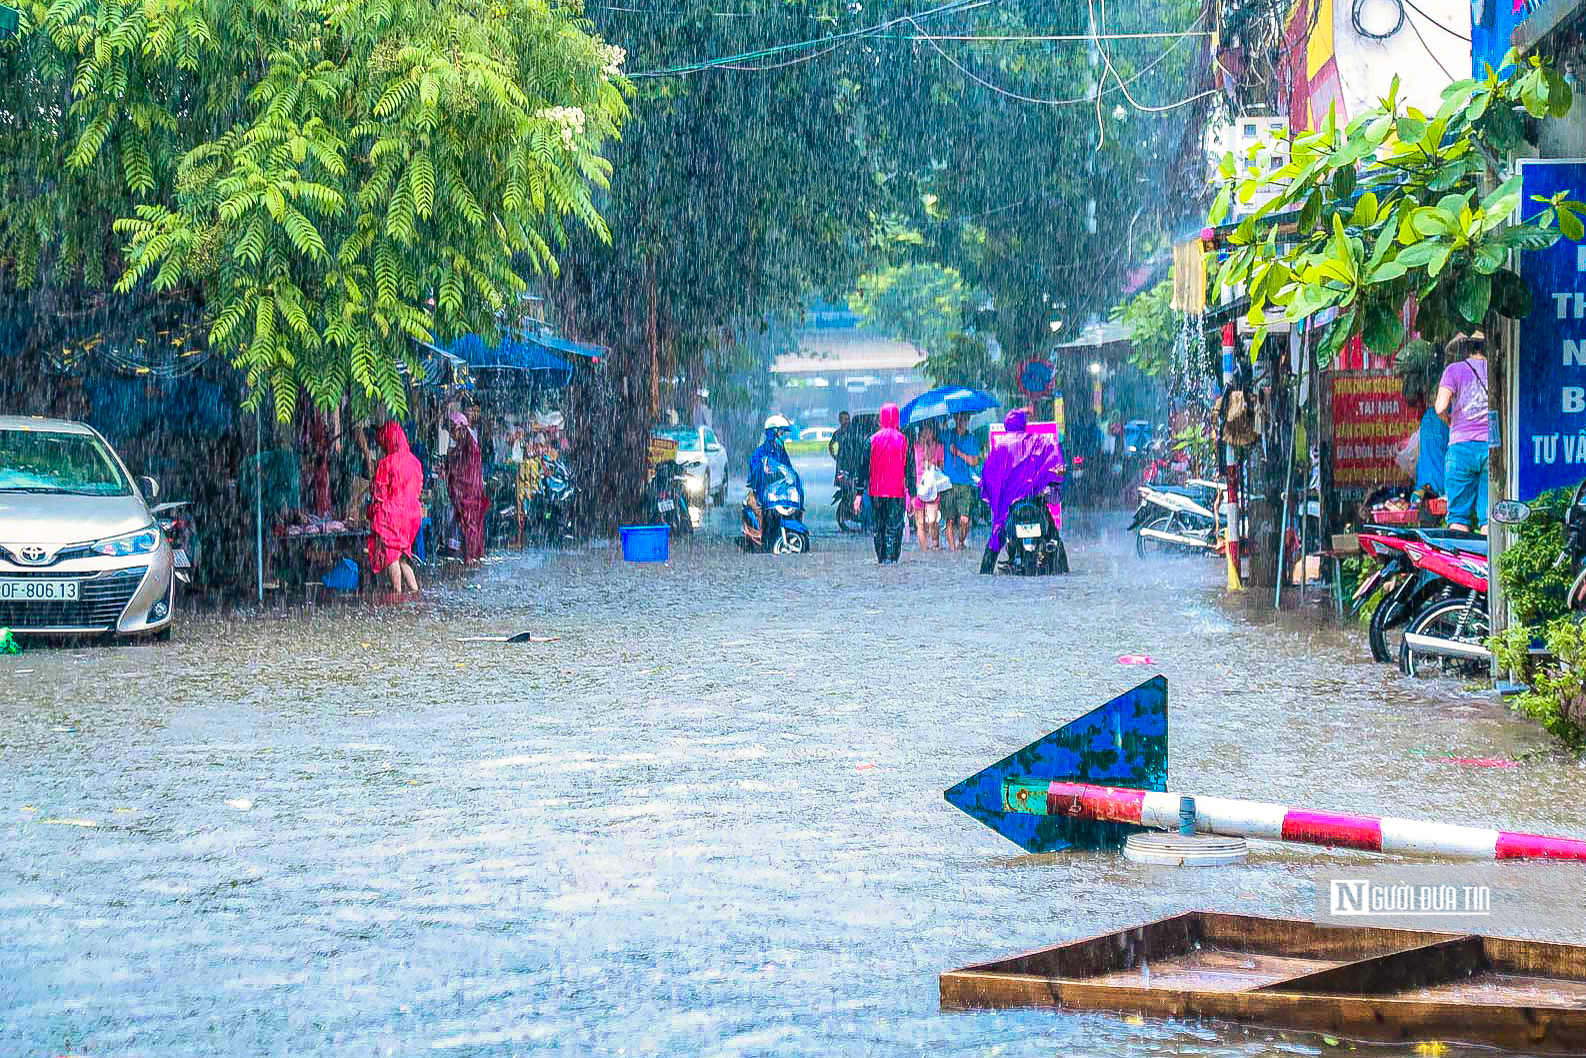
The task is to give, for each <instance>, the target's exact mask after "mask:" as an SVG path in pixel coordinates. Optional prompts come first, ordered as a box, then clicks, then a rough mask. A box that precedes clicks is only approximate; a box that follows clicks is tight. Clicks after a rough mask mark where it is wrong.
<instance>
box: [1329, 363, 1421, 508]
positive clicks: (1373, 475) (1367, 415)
mask: <svg viewBox="0 0 1586 1058" xmlns="http://www.w3.org/2000/svg"><path fill="white" fill-rule="evenodd" d="M1327 403H1328V408H1329V410H1330V411H1331V412H1332V423H1333V435H1332V442H1333V487H1334V488H1336V489H1338V490H1339V491H1340V492H1350V493H1358V494H1360V495H1364V494H1365V493H1367V492H1369V491H1371V490H1372V489H1374V488H1376V487H1377V486H1378V485H1400V484H1403V485H1412V484H1414V483H1415V475H1414V474H1412V473H1408V472H1406V471H1405V470H1404V469H1402V468H1401V467H1400V466H1399V464H1398V462H1397V456H1398V454H1399V451H1400V449H1401V448H1403V447H1404V442H1405V441H1406V440H1407V439H1408V438H1409V436H1410V435H1411V434H1412V433H1414V432H1415V431H1416V428H1417V427H1418V426H1419V425H1420V416H1419V415H1417V414H1416V412H1415V410H1414V409H1412V408H1411V407H1410V406H1409V405H1408V404H1406V403H1405V400H1404V385H1403V383H1402V382H1401V381H1400V379H1399V376H1398V375H1394V374H1384V373H1378V372H1372V371H1332V372H1329V373H1328V375H1327Z"/></svg>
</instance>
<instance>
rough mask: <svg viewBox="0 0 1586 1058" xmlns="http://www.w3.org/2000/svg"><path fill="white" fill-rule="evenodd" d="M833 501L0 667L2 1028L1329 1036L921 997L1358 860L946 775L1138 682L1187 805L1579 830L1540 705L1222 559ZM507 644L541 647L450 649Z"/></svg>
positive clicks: (192, 1033) (837, 1044) (169, 1041)
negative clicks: (987, 536) (1061, 827)
mask: <svg viewBox="0 0 1586 1058" xmlns="http://www.w3.org/2000/svg"><path fill="white" fill-rule="evenodd" d="M828 488H829V486H828ZM829 497H830V492H829V491H825V492H822V491H821V488H820V487H819V486H817V485H815V484H813V483H812V484H811V491H810V504H811V507H812V508H814V509H815V511H816V512H817V517H816V528H817V538H816V542H815V543H816V550H815V551H814V553H812V554H810V555H806V556H753V557H750V556H745V555H743V554H741V553H740V552H739V551H738V550H737V549H736V548H735V547H733V546H731V542H730V538H729V537H728V536H727V535H726V534H727V532H728V531H729V528H730V524H731V515H732V513H734V508H733V507H729V508H727V510H726V511H717V512H714V514H713V516H712V518H713V521H712V525H711V526H710V527H709V528H710V531H709V532H707V533H705V534H702V535H699V536H696V537H695V538H693V539H689V540H683V541H681V542H678V541H674V544H673V551H672V562H671V563H670V564H669V565H666V566H641V565H627V564H624V563H622V562H621V561H620V560H619V557H618V556H617V554H616V553H615V552H614V551H613V550H611V549H609V548H606V547H601V548H598V549H586V550H579V551H573V552H568V553H562V554H539V553H530V554H525V555H513V554H509V555H505V556H497V557H493V558H492V559H491V560H490V561H488V562H487V564H486V565H485V567H484V568H483V569H482V571H481V572H479V573H478V575H476V576H474V577H472V578H468V579H463V580H455V581H451V582H448V583H445V584H442V585H439V586H431V588H430V590H429V593H428V595H427V597H426V598H425V599H424V600H423V601H422V602H420V603H417V604H410V605H402V606H396V607H388V608H383V609H376V610H369V609H365V608H361V607H337V608H329V609H324V610H317V611H307V612H295V613H292V614H290V615H283V614H275V615H271V616H267V617H264V618H262V619H253V620H250V619H241V618H239V619H233V620H227V621H224V622H219V621H214V620H209V621H206V620H203V619H192V618H189V619H188V620H186V621H185V622H184V623H183V624H182V625H181V626H180V627H179V629H178V631H177V635H176V641H175V642H174V643H172V644H170V645H166V646H140V647H129V648H118V649H102V648H92V649H84V648H68V649H57V650H45V649H39V650H30V651H29V652H27V653H25V654H22V655H20V656H16V657H6V658H0V687H3V688H4V693H3V694H0V702H3V704H0V849H3V850H4V851H0V878H3V881H0V938H3V939H0V1053H4V1054H6V1055H19V1056H20V1055H57V1054H64V1053H72V1054H83V1055H118V1056H137V1055H168V1054H183V1055H221V1054H226V1055H230V1054H236V1055H244V1054H246V1055H265V1054H270V1055H276V1054H279V1055H294V1056H304V1055H326V1056H329V1055H336V1056H352V1055H376V1054H379V1055H385V1054H415V1053H420V1052H434V1053H439V1054H456V1055H510V1054H531V1053H532V1054H536V1055H570V1056H571V1055H617V1054H628V1055H678V1056H684V1055H688V1056H693V1055H722V1056H727V1055H770V1054H787V1055H794V1054H798V1055H806V1054H807V1055H817V1054H818V1055H828V1056H843V1055H854V1056H857V1055H896V1054H915V1053H918V1054H929V1055H933V1056H947V1055H993V1054H997V1055H1004V1056H1012V1055H1051V1054H1053V1053H1057V1054H1061V1055H1202V1054H1204V1055H1210V1054H1241V1055H1244V1054H1248V1055H1258V1054H1271V1053H1275V1052H1277V1051H1281V1052H1283V1053H1294V1054H1317V1053H1323V1052H1325V1051H1326V1050H1328V1048H1327V1047H1326V1046H1324V1044H1323V1043H1322V1041H1321V1039H1320V1038H1319V1037H1314V1036H1305V1035H1303V1034H1291V1035H1288V1036H1286V1037H1283V1038H1281V1039H1280V1038H1279V1037H1278V1036H1277V1034H1275V1033H1271V1032H1265V1031H1257V1030H1240V1029H1234V1028H1228V1027H1222V1026H1215V1025H1211V1026H1208V1025H1182V1024H1177V1023H1172V1022H1158V1021H1146V1022H1144V1023H1141V1022H1140V1021H1139V1019H1129V1020H1125V1019H1123V1018H1120V1017H1113V1016H1108V1015H1103V1014H1079V1015H1053V1014H1048V1013H1040V1012H1013V1013H971V1014H961V1013H953V1014H944V1013H942V1012H940V1011H939V1010H938V1006H937V981H936V975H937V974H938V973H939V972H941V971H942V970H945V969H949V968H952V967H955V966H959V965H963V964H965V963H968V962H972V961H976V960H980V959H983V958H989V957H993V956H996V955H1001V954H1005V953H1009V952H1013V951H1018V950H1022V949H1028V948H1033V947H1038V946H1043V945H1046V944H1050V943H1055V942H1057V941H1059V940H1065V939H1069V938H1073V937H1076V936H1080V935H1084V934H1089V933H1095V932H1099V931H1102V930H1106V929H1110V928H1116V927H1120V926H1124V925H1128V924H1130V923H1134V922H1138V921H1142V920H1144V919H1147V918H1152V917H1156V916H1160V915H1166V914H1171V913H1174V912H1177V911H1180V910H1183V909H1186V908H1191V907H1204V908H1214V909H1223V910H1234V911H1240V912H1256V913H1265V914H1279V915H1283V914H1287V915H1295V916H1304V917H1309V916H1310V914H1311V911H1312V908H1313V895H1312V888H1311V886H1312V881H1313V871H1314V870H1315V869H1316V868H1317V867H1318V866H1320V865H1324V864H1336V863H1348V862H1351V861H1352V860H1360V861H1365V860H1367V859H1368V857H1365V856H1363V855H1361V856H1356V855H1355V854H1348V853H1332V852H1326V851H1323V850H1315V849H1307V848H1303V847H1288V848H1279V847H1277V846H1271V845H1262V846H1258V847H1257V848H1256V849H1255V850H1254V851H1253V853H1252V856H1251V858H1250V861H1249V862H1248V863H1247V864H1244V865H1240V866H1235V867H1222V868H1209V869H1201V870H1187V869H1171V868H1161V867H1148V866H1140V865H1136V864H1131V863H1128V862H1126V861H1124V860H1123V859H1122V858H1120V857H1116V856H1113V855H1096V854H1072V855H1059V856H1056V857H1026V856H1021V855H1019V854H1018V853H1019V850H1018V849H1017V848H1015V847H1014V846H1012V845H1010V844H1007V843H1006V842H1004V841H1002V840H1001V839H1000V838H998V837H997V836H996V835H995V834H993V833H992V832H991V831H989V830H987V829H986V828H984V827H982V826H980V825H979V824H977V823H975V822H974V821H973V820H971V819H970V818H968V817H967V816H964V815H962V814H960V813H959V812H957V811H956V810H954V809H953V808H951V807H950V806H948V805H947V804H946V803H945V802H944V801H943V800H942V796H941V792H942V790H943V789H944V788H945V787H947V786H948V785H950V784H952V783H953V782H956V781H957V780H958V779H960V778H962V777H964V776H965V775H968V774H970V773H972V772H974V771H977V770H978V769H980V768H981V767H982V766H984V765H985V764H987V763H989V762H991V761H993V760H995V759H997V758H999V757H1001V756H1003V755H1005V754H1006V753H1008V752H1010V751H1011V750H1013V749H1015V748H1017V747H1019V746H1021V745H1023V744H1025V743H1026V742H1028V741H1030V740H1032V739H1034V738H1036V737H1037V736H1039V735H1042V734H1045V733H1046V732H1048V731H1050V730H1052V729H1053V728H1055V727H1057V726H1059V725H1060V724H1061V723H1063V722H1064V721H1066V720H1068V719H1070V718H1072V717H1073V716H1075V715H1077V714H1079V713H1081V712H1083V711H1085V710H1087V709H1089V708H1091V707H1092V706H1094V705H1096V704H1099V703H1100V702H1102V701H1104V700H1106V699H1107V698H1109V697H1111V696H1113V695H1115V694H1117V693H1119V692H1121V691H1123V690H1125V689H1127V688H1128V687H1130V686H1132V685H1133V684H1135V683H1137V682H1139V681H1140V680H1142V679H1145V678H1146V677H1147V676H1149V675H1151V674H1153V673H1155V672H1161V673H1163V674H1165V675H1166V676H1167V678H1168V680H1169V685H1170V730H1171V745H1172V758H1171V760H1172V764H1171V770H1170V782H1171V783H1172V785H1173V786H1174V788H1181V789H1184V790H1186V791H1191V792H1194V791H1201V792H1205V793H1209V794H1210V793H1216V794H1227V795H1233V796H1245V797H1252V798H1257V799H1262V800H1271V801H1279V802H1284V803H1289V804H1294V805H1306V806H1310V807H1316V808H1333V809H1340V810H1358V811H1366V812H1373V811H1381V812H1392V813H1394V814H1400V815H1405V816H1410V817H1421V818H1430V819H1446V820H1448V821H1458V822H1470V823H1477V824H1486V825H1494V826H1500V827H1508V828H1511V829H1518V830H1531V831H1539V832H1543V833H1566V834H1570V833H1579V832H1581V831H1582V830H1583V829H1586V828H1583V826H1582V811H1581V805H1582V804H1583V803H1586V768H1583V767H1582V766H1581V764H1579V763H1578V762H1577V761H1575V760H1573V759H1571V758H1567V757H1565V756H1561V755H1558V754H1555V753H1553V752H1552V751H1551V749H1550V745H1549V742H1548V740H1547V738H1546V737H1545V736H1544V735H1543V734H1542V733H1541V732H1539V731H1538V730H1536V729H1535V728H1533V727H1531V726H1530V725H1528V724H1526V723H1524V722H1522V721H1520V720H1517V719H1515V718H1513V717H1511V716H1510V715H1508V714H1506V713H1505V711H1504V710H1503V708H1502V707H1501V706H1499V705H1498V704H1496V703H1495V702H1494V701H1493V700H1491V699H1490V698H1489V697H1488V696H1487V695H1485V694H1476V693H1467V692H1465V691H1464V690H1463V689H1461V688H1459V687H1457V686H1451V685H1446V684H1445V685H1435V686H1434V685H1423V686H1416V685H1411V684H1408V683H1406V682H1405V681H1404V680H1402V678H1401V677H1399V675H1398V674H1397V672H1396V671H1395V670H1393V669H1391V668H1389V667H1386V666H1377V665H1373V664H1371V662H1370V661H1369V659H1368V656H1367V651H1366V647H1365V637H1364V632H1363V630H1356V629H1336V628H1324V627H1321V626H1319V625H1315V624H1313V623H1312V622H1310V621H1308V620H1303V619H1289V618H1285V619H1283V620H1281V621H1274V620H1272V619H1270V618H1269V617H1268V616H1266V615H1265V611H1263V609H1262V608H1261V606H1260V605H1259V603H1258V601H1254V600H1252V601H1251V604H1250V610H1251V613H1250V614H1249V615H1245V614H1242V613H1239V612H1237V611H1236V610H1233V609H1228V608H1225V607H1224V606H1223V604H1221V603H1220V602H1219V601H1218V597H1219V594H1220V593H1219V589H1220V586H1221V581H1222V570H1221V567H1220V566H1219V565H1217V564H1215V563H1212V562H1200V561H1196V560H1194V559H1191V560H1187V561H1169V562H1165V563H1161V564H1150V565H1148V564H1143V563H1141V562H1140V561H1138V560H1137V559H1136V558H1135V555H1134V552H1133V547H1132V541H1131V539H1130V538H1128V537H1126V536H1124V535H1123V534H1121V533H1120V532H1119V531H1118V526H1117V525H1115V524H1114V523H1113V521H1108V522H1107V523H1106V524H1107V525H1108V527H1109V528H1110V529H1111V531H1110V532H1109V533H1107V534H1101V535H1089V536H1087V535H1083V534H1082V533H1076V534H1074V535H1073V536H1072V540H1071V543H1070V547H1069V553H1070V558H1071V561H1072V563H1073V567H1074V570H1075V572H1074V574H1073V575H1072V576H1069V577H1066V578H1049V579H1031V580H1022V579H1016V578H1006V577H996V578H989V577H980V576H978V575H977V574H976V564H977V560H978V553H974V552H971V553H969V554H961V555H948V554H927V555H921V554H919V553H917V552H916V551H914V550H913V545H912V544H910V545H909V546H908V548H906V550H905V552H904V556H903V561H902V563H901V564H900V565H898V566H896V567H893V568H878V567H877V566H876V565H875V563H874V559H873V555H872V553H871V551H870V546H869V541H868V539H867V538H863V537H858V536H852V537H846V538H840V537H837V536H836V535H835V533H834V532H833V531H832V529H831V523H830V520H829V518H830V516H829V507H823V506H822V504H823V501H826V500H829ZM821 512H824V513H825V520H822V519H821V517H820V513H821ZM524 629H532V630H534V631H535V632H541V633H545V634H548V635H554V636H557V637H559V638H558V639H557V641H555V642H551V643H544V644H534V645H503V644H492V643H461V642H458V637H459V636H466V635H479V634H487V633H494V632H513V631H518V630H524ZM1136 653H1143V654H1149V655H1151V656H1152V657H1153V658H1154V659H1155V662H1156V664H1155V665H1154V666H1153V667H1151V668H1139V667H1128V666H1124V665H1121V664H1119V662H1118V660H1117V659H1118V656H1119V655H1122V654H1136ZM1443 757H1473V758H1489V757H1493V758H1515V759H1519V760H1520V761H1521V763H1520V766H1519V767H1516V768H1472V767H1463V766H1459V765H1455V764H1449V763H1439V762H1438V761H1437V758H1443ZM1505 870H1506V871H1510V872H1514V874H1515V875H1516V876H1519V877H1524V878H1526V879H1528V881H1527V882H1526V883H1525V884H1527V885H1534V886H1536V887H1537V892H1538V893H1542V892H1544V891H1546V892H1550V893H1551V891H1552V890H1554V889H1555V888H1556V887H1562V886H1572V887H1574V889H1575V891H1576V892H1578V891H1579V882H1578V877H1579V876H1578V873H1577V872H1576V871H1574V870H1573V869H1571V868H1569V867H1568V866H1567V865H1565V866H1563V867H1562V868H1560V869H1555V868H1554V867H1553V866H1551V865H1545V864H1514V865H1510V866H1508V867H1506V868H1505ZM1538 931H1539V933H1543V934H1545V935H1548V936H1550V937H1552V938H1553V939H1559V940H1568V941H1574V942H1581V941H1586V922H1583V921H1582V919H1581V918H1580V917H1579V916H1575V917H1574V918H1572V919H1570V920H1567V921H1552V922H1539V923H1538ZM1362 1050H1363V1051H1364V1050H1366V1048H1362ZM1380 1050H1381V1053H1409V1052H1408V1048H1404V1049H1399V1050H1394V1049H1391V1048H1382V1049H1380ZM1456 1050H1457V1049H1456ZM1373 1053H1375V1052H1373Z"/></svg>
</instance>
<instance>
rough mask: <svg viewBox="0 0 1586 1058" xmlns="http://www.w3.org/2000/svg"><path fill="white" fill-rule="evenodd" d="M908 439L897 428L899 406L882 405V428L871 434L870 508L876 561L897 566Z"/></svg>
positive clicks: (901, 535) (901, 540)
mask: <svg viewBox="0 0 1586 1058" xmlns="http://www.w3.org/2000/svg"><path fill="white" fill-rule="evenodd" d="M908 447H909V442H908V439H907V438H905V437H904V436H903V432H902V431H901V430H899V429H898V406H897V405H896V404H884V405H882V407H881V429H879V430H877V431H876V432H875V433H874V434H872V435H871V437H870V467H869V492H870V508H871V510H872V511H873V512H874V514H873V517H874V520H875V526H876V561H877V562H879V563H881V564H882V565H883V566H887V565H895V564H896V563H897V561H898V553H899V552H901V551H902V550H903V503H904V499H905V498H906V497H907V495H908V492H907V488H906V485H905V481H906V473H905V471H906V465H907V461H908Z"/></svg>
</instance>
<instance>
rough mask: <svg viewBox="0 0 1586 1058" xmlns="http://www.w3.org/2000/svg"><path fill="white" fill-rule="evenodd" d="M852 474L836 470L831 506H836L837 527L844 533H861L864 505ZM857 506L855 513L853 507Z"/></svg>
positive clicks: (863, 524) (864, 527) (863, 525)
mask: <svg viewBox="0 0 1586 1058" xmlns="http://www.w3.org/2000/svg"><path fill="white" fill-rule="evenodd" d="M859 500H860V496H859V487H858V484H857V483H856V482H855V480H854V475H853V474H851V473H850V472H849V471H847V470H841V469H839V470H838V471H837V490H836V492H834V493H833V494H832V506H834V507H836V508H837V529H838V531H839V532H844V533H862V532H864V531H865V529H866V528H867V527H866V525H865V516H864V507H863V504H862V501H861V502H859V503H856V501H859ZM856 506H857V507H858V508H859V512H858V513H855V510H854V508H855V507H856Z"/></svg>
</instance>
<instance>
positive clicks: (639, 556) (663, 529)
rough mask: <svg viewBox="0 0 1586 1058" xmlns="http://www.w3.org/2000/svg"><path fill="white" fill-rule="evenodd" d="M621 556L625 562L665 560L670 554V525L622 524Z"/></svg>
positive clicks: (620, 531)
mask: <svg viewBox="0 0 1586 1058" xmlns="http://www.w3.org/2000/svg"><path fill="white" fill-rule="evenodd" d="M617 531H618V532H619V533H621V534H622V558H623V561H625V562H665V561H666V560H667V559H668V558H670V557H671V555H672V527H671V526H669V525H624V526H622V527H620V528H619V529H618V530H617Z"/></svg>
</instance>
